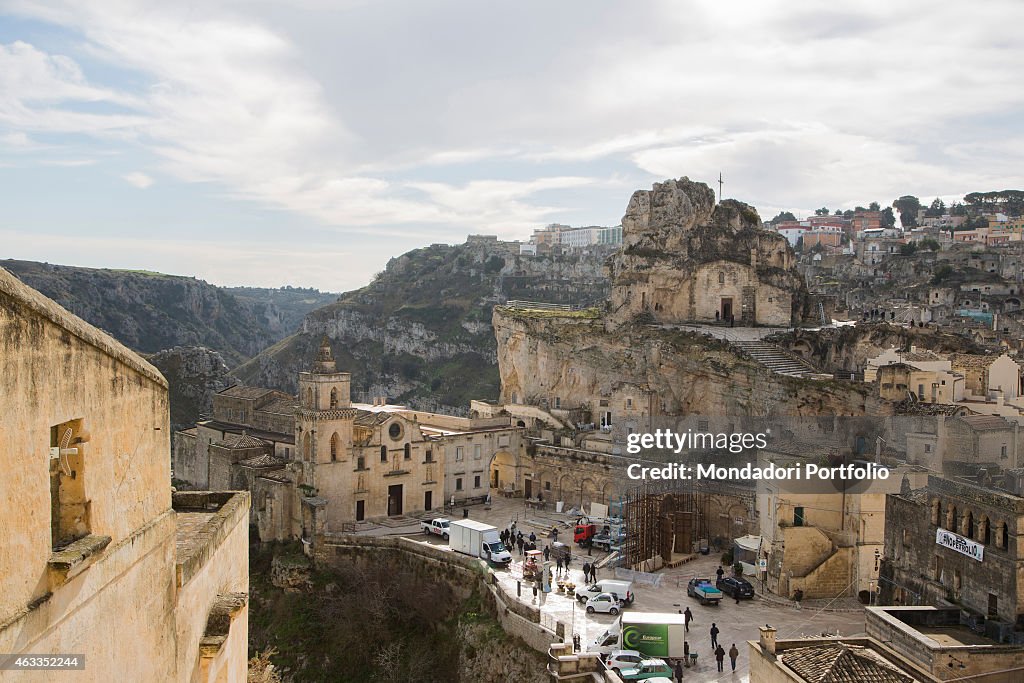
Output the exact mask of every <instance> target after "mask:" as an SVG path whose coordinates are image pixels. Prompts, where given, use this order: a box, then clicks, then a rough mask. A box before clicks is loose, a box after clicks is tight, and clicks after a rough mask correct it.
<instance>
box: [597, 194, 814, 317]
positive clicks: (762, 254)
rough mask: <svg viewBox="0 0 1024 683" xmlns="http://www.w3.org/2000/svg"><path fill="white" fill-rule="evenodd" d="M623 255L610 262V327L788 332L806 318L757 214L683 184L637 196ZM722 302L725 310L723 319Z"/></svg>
mask: <svg viewBox="0 0 1024 683" xmlns="http://www.w3.org/2000/svg"><path fill="white" fill-rule="evenodd" d="M622 235H623V248H622V250H621V251H620V252H619V253H617V254H616V255H615V256H614V257H613V258H612V259H610V261H609V264H610V273H611V280H612V297H611V313H612V315H611V320H613V321H629V320H631V319H633V318H634V317H635V316H637V315H644V316H646V317H650V318H653V319H655V320H658V321H660V322H683V321H692V320H705V321H707V320H713V319H715V317H716V313H717V314H718V316H719V317H720V316H722V315H723V314H724V313H729V312H730V311H731V313H732V314H734V315H735V318H736V320H737V321H740V322H742V323H743V324H785V325H789V324H794V323H799V322H800V321H802V320H803V319H804V318H806V317H807V316H808V315H809V313H810V300H809V296H808V293H807V288H806V286H805V284H804V280H803V277H802V276H801V275H800V274H799V272H798V271H797V269H796V256H795V254H794V252H793V250H792V249H791V248H790V246H789V244H788V242H787V241H786V239H785V237H783V236H782V235H780V234H778V233H776V232H773V231H770V230H766V229H764V227H763V225H762V224H761V219H760V217H759V216H758V214H757V211H756V210H755V209H754V208H753V207H752V206H750V205H748V204H744V203H743V202H739V201H736V200H733V199H726V200H723V201H722V202H720V203H719V204H716V203H715V196H714V193H713V192H712V190H711V189H710V188H709V187H708V186H707V185H705V184H704V183H699V182H694V181H691V180H690V179H689V178H685V177H684V178H680V179H678V180H666V181H665V182H662V183H655V184H654V186H653V188H652V189H650V190H637V191H636V192H634V193H633V196H632V197H631V198H630V200H629V204H628V205H627V207H626V213H625V215H624V216H623V217H622ZM723 297H724V300H725V301H728V302H729V304H728V306H727V307H725V311H724V312H723V306H722V301H723Z"/></svg>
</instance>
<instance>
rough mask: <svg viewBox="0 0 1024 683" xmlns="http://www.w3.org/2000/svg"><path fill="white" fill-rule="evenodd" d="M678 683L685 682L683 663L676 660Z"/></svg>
mask: <svg viewBox="0 0 1024 683" xmlns="http://www.w3.org/2000/svg"><path fill="white" fill-rule="evenodd" d="M676 683H683V665H682V663H681V662H679V661H678V660H677V661H676Z"/></svg>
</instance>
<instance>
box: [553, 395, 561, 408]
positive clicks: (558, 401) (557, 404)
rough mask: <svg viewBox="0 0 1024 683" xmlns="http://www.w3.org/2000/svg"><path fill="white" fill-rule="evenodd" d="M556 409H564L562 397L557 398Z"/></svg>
mask: <svg viewBox="0 0 1024 683" xmlns="http://www.w3.org/2000/svg"><path fill="white" fill-rule="evenodd" d="M555 407H556V408H561V407H562V398H561V397H560V396H555Z"/></svg>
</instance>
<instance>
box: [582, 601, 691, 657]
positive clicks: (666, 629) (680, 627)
mask: <svg viewBox="0 0 1024 683" xmlns="http://www.w3.org/2000/svg"><path fill="white" fill-rule="evenodd" d="M685 642H686V617H685V615H682V614H671V613H668V612H623V613H622V616H620V617H619V618H618V619H616V620H615V621H614V622H613V623H612V625H611V626H609V627H608V630H607V631H605V632H604V635H602V636H600V637H599V638H598V639H597V640H595V641H594V642H593V643H592V644H591V645H590V647H589V651H590V652H600V653H601V654H610V653H612V652H613V651H615V650H636V651H637V652H640V653H641V654H645V655H647V656H648V657H658V658H660V659H682V658H683V644H684V643H685Z"/></svg>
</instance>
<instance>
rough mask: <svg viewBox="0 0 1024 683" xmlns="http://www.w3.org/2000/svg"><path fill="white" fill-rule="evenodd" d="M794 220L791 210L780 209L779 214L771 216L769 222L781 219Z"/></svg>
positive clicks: (777, 221)
mask: <svg viewBox="0 0 1024 683" xmlns="http://www.w3.org/2000/svg"><path fill="white" fill-rule="evenodd" d="M795 220H796V216H794V215H793V214H792V213H791V212H789V211H780V212H779V215H778V216H776V217H775V218H773V219H772V220H771V222H772V223H779V222H781V221H795Z"/></svg>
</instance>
